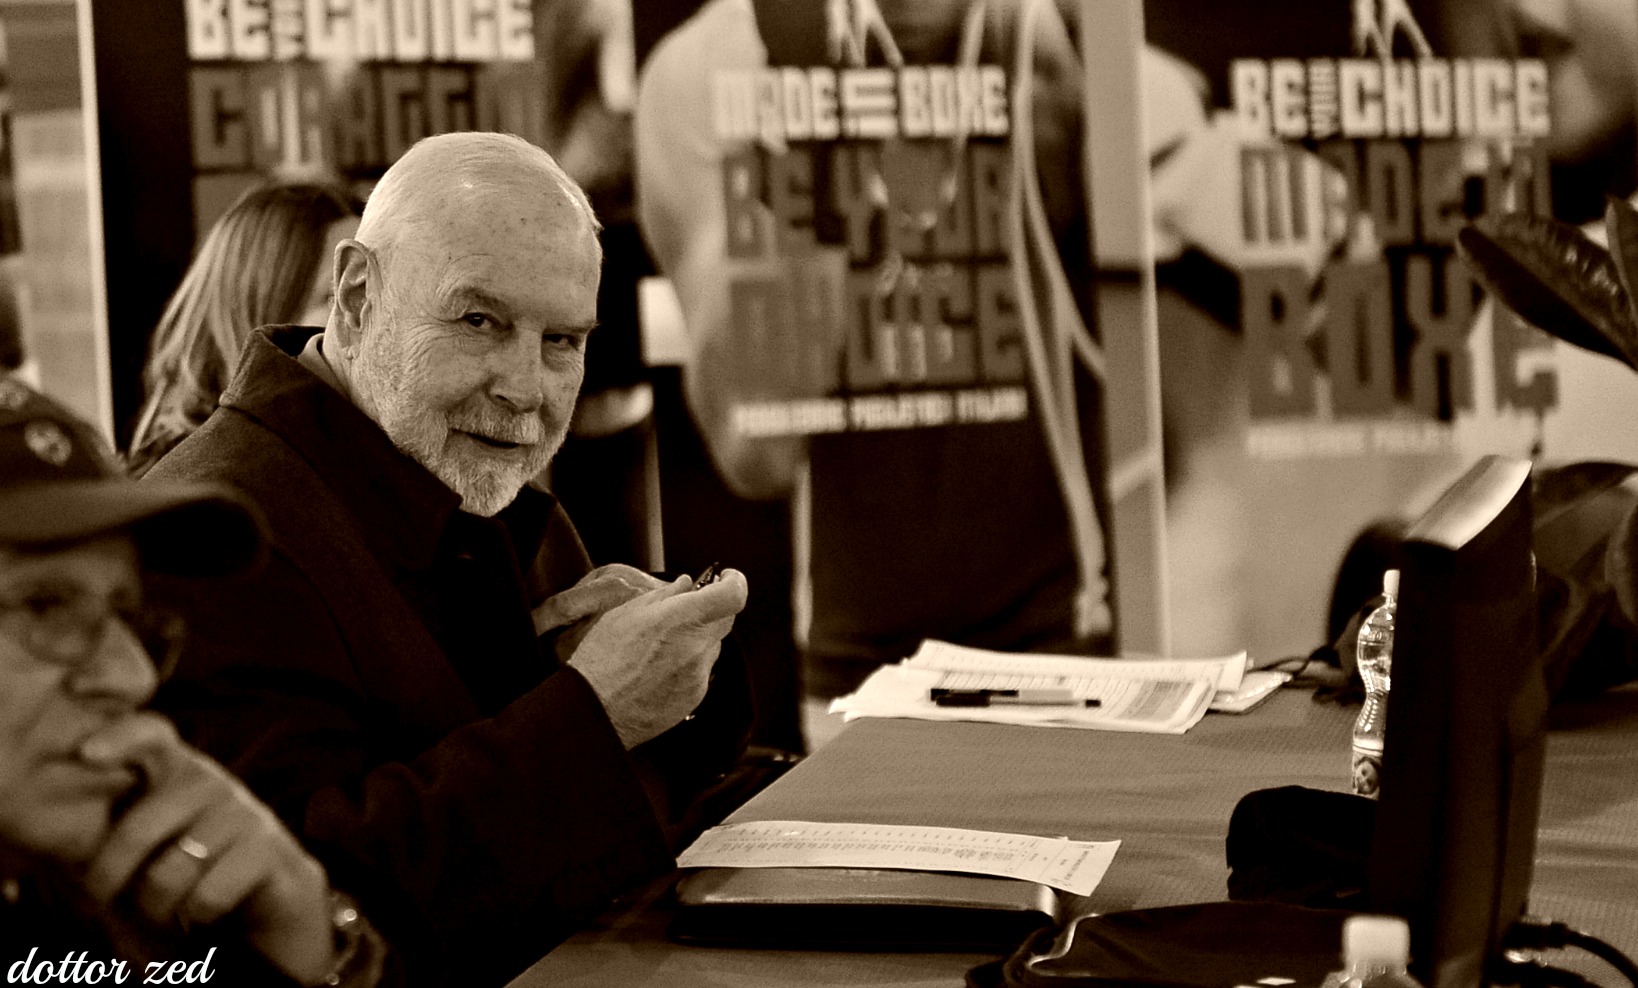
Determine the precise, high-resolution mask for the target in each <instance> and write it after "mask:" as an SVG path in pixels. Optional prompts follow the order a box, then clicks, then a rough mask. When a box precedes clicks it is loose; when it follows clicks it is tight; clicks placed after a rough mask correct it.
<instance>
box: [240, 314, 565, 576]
mask: <svg viewBox="0 0 1638 988" xmlns="http://www.w3.org/2000/svg"><path fill="white" fill-rule="evenodd" d="M318 332H320V330H318V329H315V328H313V327H311V326H272V327H268V328H266V329H262V330H258V331H257V332H255V333H253V334H251V337H250V339H249V340H248V341H247V342H246V345H245V355H244V357H243V358H242V359H241V361H240V363H239V368H238V372H237V373H236V374H235V375H234V378H233V383H232V384H231V385H229V386H228V390H227V393H225V394H224V395H223V396H222V402H221V403H222V406H223V407H224V408H232V409H235V410H237V411H239V412H241V413H243V414H245V415H247V416H249V417H251V418H253V419H255V420H256V421H257V422H258V423H260V424H261V425H262V426H263V427H264V428H266V429H267V430H269V431H270V432H272V433H273V434H275V435H277V436H278V437H279V438H280V439H282V440H283V441H284V442H285V443H286V444H288V445H289V446H290V448H291V449H293V450H295V451H296V453H297V454H298V455H300V456H301V457H302V459H304V460H306V461H307V462H308V463H309V464H311V465H312V467H313V469H314V470H316V471H317V472H318V473H319V474H320V475H321V476H322V477H324V479H325V483H326V484H327V486H329V488H330V490H331V491H332V492H333V493H334V494H335V495H336V497H337V498H338V499H339V500H340V501H341V503H342V505H343V506H344V507H345V508H346V509H347V512H348V514H349V515H351V516H352V517H353V518H356V519H359V520H360V521H361V522H362V524H360V525H359V528H360V530H361V531H362V532H363V533H364V537H365V539H366V541H367V542H368V543H369V544H370V549H371V551H373V552H374V553H376V554H377V555H378V556H381V557H383V558H389V559H392V560H395V561H396V562H398V563H399V564H400V565H402V566H403V567H405V568H406V569H409V570H423V569H426V568H427V567H429V566H431V565H432V563H433V560H434V559H435V558H436V555H437V550H438V546H439V542H440V540H441V539H442V538H443V537H444V533H445V530H446V529H448V528H449V526H450V525H451V523H452V522H453V521H454V520H455V519H456V518H457V516H459V514H460V512H459V508H460V504H461V498H460V495H459V494H456V493H455V492H454V491H452V490H450V489H449V488H448V487H447V486H446V485H445V484H444V482H443V481H441V480H439V479H438V477H437V476H436V475H434V474H433V473H432V472H431V471H430V470H428V469H427V468H426V467H423V466H422V465H421V464H419V463H417V462H416V461H415V460H414V459H411V458H410V457H409V456H408V455H406V454H405V453H403V452H401V451H400V450H399V449H398V448H397V447H396V446H394V445H393V444H392V440H390V439H388V438H387V434H386V433H385V432H383V431H382V430H381V427H380V426H379V425H377V424H376V423H375V422H374V421H373V420H372V419H370V418H369V417H368V416H367V415H365V414H364V413H363V412H362V411H360V410H359V409H358V406H356V405H354V404H353V403H352V401H351V400H350V399H348V398H347V397H346V396H345V395H343V394H341V393H340V392H339V391H337V390H336V389H335V388H334V387H332V386H330V385H329V384H326V383H325V382H324V381H323V380H321V379H320V378H318V377H317V376H315V375H314V374H313V373H312V372H311V371H309V370H308V369H307V368H306V367H303V366H302V365H301V364H300V363H299V362H298V361H297V359H296V355H297V354H299V353H300V352H301V349H302V347H303V346H305V345H306V343H307V341H308V339H310V338H311V337H312V336H313V335H314V334H316V333H318ZM555 503H556V501H555V499H554V498H553V497H552V496H551V495H550V494H545V493H543V492H541V491H537V490H534V489H533V488H529V487H525V488H524V490H523V492H522V493H520V494H519V495H518V498H517V500H516V501H514V502H513V503H512V505H511V506H509V507H508V508H507V509H506V510H505V511H503V512H501V515H500V520H501V521H503V522H506V524H507V529H508V531H509V532H510V534H511V535H512V538H513V541H514V546H515V547H516V548H517V549H518V550H519V558H520V559H528V558H530V556H531V555H532V549H533V548H534V546H533V545H530V544H529V543H532V542H533V543H538V541H539V538H540V536H541V534H542V533H543V532H544V528H545V525H544V519H545V518H546V517H547V516H548V515H549V514H550V513H551V510H552V506H553V505H554V504H555Z"/></svg>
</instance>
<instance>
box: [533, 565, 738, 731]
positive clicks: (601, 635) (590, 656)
mask: <svg viewBox="0 0 1638 988" xmlns="http://www.w3.org/2000/svg"><path fill="white" fill-rule="evenodd" d="M577 589H578V588H577ZM572 592H574V591H572V590H571V591H565V593H572ZM746 592H747V587H746V583H745V574H743V573H741V572H739V571H738V570H732V569H730V570H724V571H723V573H722V576H721V578H720V579H718V580H717V582H715V583H712V584H710V585H708V586H705V587H702V588H700V589H698V590H696V589H694V581H693V580H691V579H689V578H688V577H686V576H680V577H678V578H677V580H676V582H674V583H669V584H664V585H662V586H660V587H659V588H658V589H655V590H650V591H648V592H646V593H644V594H642V595H640V596H637V597H634V598H632V599H630V600H627V601H625V602H624V603H622V604H620V605H619V606H617V607H615V608H614V609H613V610H610V611H608V612H606V613H604V614H602V615H601V616H600V617H599V618H597V620H596V621H595V622H594V623H592V626H591V628H590V630H589V631H587V632H586V635H585V638H584V640H582V641H581V642H580V644H579V647H578V648H576V649H575V650H574V653H573V655H571V656H570V658H569V660H568V662H569V664H570V665H571V666H573V667H574V668H575V669H576V670H577V671H578V672H579V673H580V674H581V675H582V676H584V677H585V678H586V682H588V683H590V684H591V688H592V690H593V691H594V692H596V694H597V698H598V699H599V700H601V701H602V702H603V709H604V710H605V711H607V712H608V715H609V721H610V722H611V723H613V724H614V729H615V731H616V732H617V733H618V734H619V735H620V741H621V742H622V743H623V744H624V745H625V746H626V748H627V749H628V750H629V749H631V748H635V747H637V746H638V745H640V744H642V743H643V742H644V741H647V740H649V739H650V738H653V737H656V736H658V735H660V734H662V733H664V732H665V731H666V730H668V729H670V728H671V727H673V726H674V725H676V724H677V723H678V722H679V721H681V720H682V719H683V718H684V717H686V716H687V715H688V713H689V712H690V711H692V710H693V709H694V708H695V707H697V706H699V704H700V701H701V700H703V699H704V698H705V690H706V686H707V685H708V684H709V682H710V677H711V667H712V666H713V665H714V664H715V663H716V661H717V653H718V652H719V651H720V650H721V648H722V639H723V638H724V637H725V636H726V635H727V634H728V631H729V629H730V628H732V627H733V625H734V615H736V614H738V613H739V612H740V611H741V610H742V609H743V608H744V607H745V595H746ZM558 596H563V595H562V594H559V595H558ZM548 603H550V602H549V601H548Z"/></svg>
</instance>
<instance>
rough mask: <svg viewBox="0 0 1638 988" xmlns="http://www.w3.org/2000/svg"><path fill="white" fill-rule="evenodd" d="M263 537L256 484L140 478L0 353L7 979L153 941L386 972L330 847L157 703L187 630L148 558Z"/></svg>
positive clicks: (366, 977) (231, 554)
mask: <svg viewBox="0 0 1638 988" xmlns="http://www.w3.org/2000/svg"><path fill="white" fill-rule="evenodd" d="M263 552H264V549H263V540H262V531H261V523H260V521H259V518H258V516H257V515H256V513H255V512H254V511H253V510H251V509H250V508H249V507H248V506H247V505H246V504H245V502H244V501H242V500H241V499H240V498H239V497H238V496H236V495H234V494H233V493H231V492H230V491H227V490H225V489H222V488H218V487H213V486H206V485H196V484H157V483H156V484H142V485H138V484H136V483H135V482H133V481H131V480H128V479H127V478H125V477H124V476H123V474H122V473H121V472H120V470H119V469H118V467H117V466H115V464H114V462H113V460H112V458H111V457H110V456H109V455H108V453H107V452H106V449H105V447H104V446H103V444H102V442H101V440H100V439H99V437H98V436H97V435H96V434H95V433H94V432H93V431H92V430H91V429H90V427H88V426H87V425H86V424H85V423H84V422H82V421H80V420H79V419H77V418H75V417H74V416H73V415H72V414H71V413H69V412H68V411H67V410H66V409H64V408H63V407H62V406H61V405H59V404H58V403H56V402H54V401H52V400H50V399H49V398H46V397H45V396H43V395H41V394H39V393H38V392H36V391H34V390H32V389H31V388H29V387H28V386H26V385H25V384H23V383H22V382H21V381H19V380H17V379H16V378H14V377H11V376H8V375H0V968H4V969H5V970H6V971H7V974H6V980H7V982H8V983H9V982H12V981H27V982H29V983H44V982H45V981H51V982H52V983H56V982H57V981H59V980H61V981H64V982H66V981H68V980H70V979H72V980H75V981H78V980H80V979H81V978H82V977H87V978H89V977H95V976H97V975H98V973H99V971H102V972H106V975H107V976H110V977H115V978H116V980H122V981H123V980H124V978H120V977H118V974H117V972H118V970H119V969H118V968H117V967H116V966H115V965H117V964H119V963H120V962H121V961H123V962H125V963H126V964H128V965H133V966H134V965H135V964H136V963H137V962H140V961H142V960H148V959H164V960H167V961H174V960H178V959H180V960H186V961H188V962H190V963H197V964H200V965H204V966H201V967H199V969H198V972H197V973H199V974H203V973H204V972H205V967H206V966H210V965H212V964H214V966H215V969H216V970H219V971H224V972H227V973H228V974H229V977H228V979H227V980H228V981H230V982H231V983H234V984H247V983H256V984H261V983H266V982H268V981H270V980H271V981H273V982H277V983H288V982H289V981H291V980H293V981H294V982H296V983H299V984H304V985H316V984H347V985H355V986H358V985H373V984H376V983H377V982H378V981H379V980H380V976H381V973H382V961H383V950H382V947H381V942H380V939H379V938H378V937H376V936H375V935H374V933H373V931H371V930H370V929H369V927H368V925H367V924H366V923H365V922H364V921H363V919H362V917H360V916H359V915H358V911H357V909H356V907H355V906H354V905H353V904H352V903H351V901H350V900H348V899H347V898H346V897H345V896H342V895H340V894H338V893H336V892H333V891H332V890H331V889H330V887H329V883H328V880H327V878H326V875H325V872H324V869H323V868H322V867H320V866H319V864H318V863H317V862H316V861H315V860H314V859H313V858H312V857H310V856H309V855H308V854H307V853H306V852H305V851H304V850H303V849H302V848H301V846H300V844H298V843H297V841H296V840H295V839H294V838H293V837H292V836H291V835H290V834H289V832H288V831H286V830H285V829H284V827H283V826H282V825H281V824H280V823H279V822H278V820H277V819H276V818H275V817H274V816H273V814H272V812H271V811H269V810H268V809H267V808H266V807H265V806H263V805H262V804H261V803H260V802H259V801H257V800H256V798H255V797H254V796H252V795H251V794H250V793H249V791H248V790H246V789H245V787H244V786H243V785H242V784H241V783H240V782H239V781H238V780H236V779H234V778H233V777H232V776H231V775H229V774H228V772H227V771H226V770H224V769H223V768H222V767H221V766H220V765H218V764H217V763H216V762H214V761H212V760H211V759H210V758H208V757H206V756H205V755H203V754H201V753H200V752H198V751H196V750H194V749H193V748H190V747H189V746H187V745H186V744H183V743H182V742H181V741H180V740H179V739H178V737H177V734H176V731H175V730H174V728H172V726H171V724H170V722H169V721H168V720H166V719H165V718H163V717H161V716H159V715H158V714H155V713H152V712H150V711H145V710H142V709H141V708H142V706H143V705H144V704H145V703H147V701H148V699H149V698H150V697H151V696H152V695H153V692H154V688H155V686H156V685H157V683H158V680H159V678H160V676H161V675H162V670H163V667H164V666H165V665H166V664H167V661H168V659H169V657H170V656H171V655H172V654H173V653H174V651H175V648H176V646H177V644H178V639H179V628H178V627H177V625H176V624H175V622H173V621H167V620H164V619H163V618H162V617H161V616H159V615H156V614H155V613H154V611H153V610H152V609H150V608H146V607H144V606H143V604H142V573H143V571H144V570H152V571H155V572H164V573H169V574H175V575H178V576H188V577H195V578H214V577H224V576H227V575H229V574H233V573H237V572H240V571H242V570H245V569H246V568H247V567H251V566H253V565H254V564H255V563H256V562H257V561H258V560H259V558H260V557H261V555H262V554H263ZM156 667H157V668H156ZM229 917H231V918H232V923H231V924H223V925H222V926H220V927H217V926H215V924H216V923H217V921H219V920H223V919H227V918H229ZM190 930H192V931H194V933H195V934H196V936H195V937H189V936H186V935H184V934H186V933H187V932H188V931H190ZM228 931H232V932H228ZM219 937H220V939H218V938H219ZM207 944H209V945H219V946H220V948H221V952H220V953H219V954H218V953H216V952H213V951H209V950H207V948H206V946H205V945H207ZM257 955H259V956H257ZM76 957H78V958H79V960H78V962H77V964H76V961H75V958H76ZM87 965H90V967H89V968H88V967H87ZM98 965H100V967H98ZM230 968H231V970H229V969H230Z"/></svg>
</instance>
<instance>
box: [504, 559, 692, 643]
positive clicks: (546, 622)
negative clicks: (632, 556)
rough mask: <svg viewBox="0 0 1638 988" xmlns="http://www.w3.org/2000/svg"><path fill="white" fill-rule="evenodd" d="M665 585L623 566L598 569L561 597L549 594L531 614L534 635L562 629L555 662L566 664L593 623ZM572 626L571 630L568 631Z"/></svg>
mask: <svg viewBox="0 0 1638 988" xmlns="http://www.w3.org/2000/svg"><path fill="white" fill-rule="evenodd" d="M667 585H668V584H667V583H666V582H665V581H664V580H662V579H660V578H658V577H656V576H651V575H649V574H648V573H644V572H643V571H642V570H640V569H637V568H636V567H633V566H627V565H626V564H624V563H610V564H608V565H607V566H599V567H597V568H596V569H594V570H592V571H591V572H590V573H587V574H586V575H585V576H583V577H581V578H580V582H579V583H576V584H575V585H574V586H572V587H570V588H569V589H567V590H564V591H563V592H562V593H557V594H553V595H552V596H550V597H548V598H546V601H545V602H544V603H542V604H541V605H540V606H539V607H536V608H535V610H534V618H535V634H536V635H544V634H545V633H546V632H548V631H551V630H552V629H553V628H563V629H564V631H563V633H562V634H560V635H558V637H557V657H558V661H560V662H563V663H565V664H567V663H568V661H569V658H570V656H572V655H574V650H575V649H576V648H579V647H580V643H581V642H582V641H584V640H585V638H586V634H587V633H588V632H590V631H591V629H592V625H594V624H596V623H597V619H598V618H600V617H602V616H603V615H604V614H607V613H608V612H609V611H612V610H614V609H615V608H616V607H619V606H620V605H621V604H624V603H625V602H626V601H628V600H633V599H635V598H637V597H641V596H642V595H643V594H645V593H647V592H648V591H650V590H658V589H659V588H660V587H663V586H667ZM570 625H573V627H569V626H570Z"/></svg>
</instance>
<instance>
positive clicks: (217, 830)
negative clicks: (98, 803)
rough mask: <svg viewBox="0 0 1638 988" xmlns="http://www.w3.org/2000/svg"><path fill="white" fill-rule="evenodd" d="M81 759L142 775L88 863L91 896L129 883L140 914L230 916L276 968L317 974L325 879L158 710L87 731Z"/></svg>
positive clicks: (325, 939)
mask: <svg viewBox="0 0 1638 988" xmlns="http://www.w3.org/2000/svg"><path fill="white" fill-rule="evenodd" d="M80 757H81V758H83V759H84V760H85V761H87V762H89V763H91V764H94V765H129V766H134V767H139V768H140V769H141V770H142V771H143V773H144V774H145V775H146V777H147V780H148V785H147V789H146V791H144V792H143V793H142V795H141V796H140V797H139V798H138V799H137V801H136V802H135V803H134V804H133V805H132V806H131V808H130V809H129V810H127V811H126V812H125V813H124V814H123V815H122V816H121V817H120V818H119V820H118V821H116V822H115V824H114V826H113V828H112V830H110V832H109V834H108V838H107V840H106V841H104V843H103V846H102V847H101V849H100V850H98V852H97V854H96V856H95V857H94V858H93V859H92V861H91V863H90V866H89V867H88V868H87V870H86V873H85V885H86V890H87V891H88V892H90V894H91V895H92V897H93V898H94V899H96V901H98V902H99V903H102V904H103V905H107V904H108V903H110V902H112V901H113V899H114V897H115V896H117V895H119V894H120V892H122V891H123V890H125V889H127V888H129V889H130V890H131V892H132V897H133V899H134V901H135V902H136V905H137V907H138V908H139V909H140V910H141V911H142V913H143V914H144V915H145V916H146V917H147V918H148V919H149V920H151V921H153V922H155V923H160V924H164V925H173V924H181V925H182V926H184V927H186V926H189V925H194V924H206V923H213V922H215V921H216V920H218V919H221V918H223V917H225V916H228V915H230V914H231V915H233V916H235V917H236V918H237V919H239V920H240V921H242V922H243V924H244V929H245V932H246V935H247V937H248V939H249V941H250V943H251V945H252V946H254V947H255V948H256V949H257V950H258V951H260V952H261V953H262V954H263V956H265V957H266V958H267V959H268V960H269V961H271V962H272V963H273V964H274V965H275V966H277V967H278V968H279V969H280V970H282V971H284V972H285V973H286V974H288V975H290V976H291V977H292V978H294V979H295V980H297V981H299V982H300V983H302V984H314V983H317V982H318V981H320V980H321V979H323V977H324V976H325V975H326V974H327V973H328V972H329V970H330V966H331V965H332V964H333V962H334V959H335V956H334V955H335V942H334V934H333V932H332V927H331V923H330V913H329V898H328V893H329V882H328V880H327V879H326V877H325V874H324V868H323V867H322V866H321V865H320V864H319V863H318V862H317V861H315V860H313V858H312V857H310V856H309V855H308V854H307V852H306V851H304V850H302V847H301V845H300V844H299V843H297V841H296V839H295V838H294V837H292V836H291V835H290V833H289V831H287V830H285V829H284V826H283V825H282V824H280V823H279V821H278V819H277V818H276V817H275V816H274V815H273V811H272V810H269V809H268V808H267V807H266V806H265V805H263V804H262V803H261V802H260V801H259V800H257V799H256V797H255V796H252V795H251V794H250V791H249V790H247V789H246V788H245V787H244V785H243V784H242V783H240V782H239V781H238V780H237V779H235V778H234V777H233V776H232V775H230V774H228V772H227V770H226V769H224V768H223V767H222V766H221V765H219V764H217V763H216V762H215V761H213V760H211V759H210V758H209V757H207V756H205V755H204V754H201V753H200V752H198V751H196V750H195V749H193V748H190V747H189V746H188V745H186V744H184V743H183V742H182V741H181V739H179V738H178V737H177V735H176V729H175V728H174V727H172V726H171V723H170V721H168V720H166V719H165V718H163V717H160V716H159V715H157V714H152V713H146V712H143V713H138V714H135V715H133V716H131V717H128V718H124V719H122V720H120V721H119V722H117V723H115V724H114V725H112V726H110V727H108V728H106V729H104V730H102V731H99V732H97V733H96V734H94V735H92V736H91V737H90V738H87V739H86V741H85V743H84V744H83V745H82V746H81V749H80Z"/></svg>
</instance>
